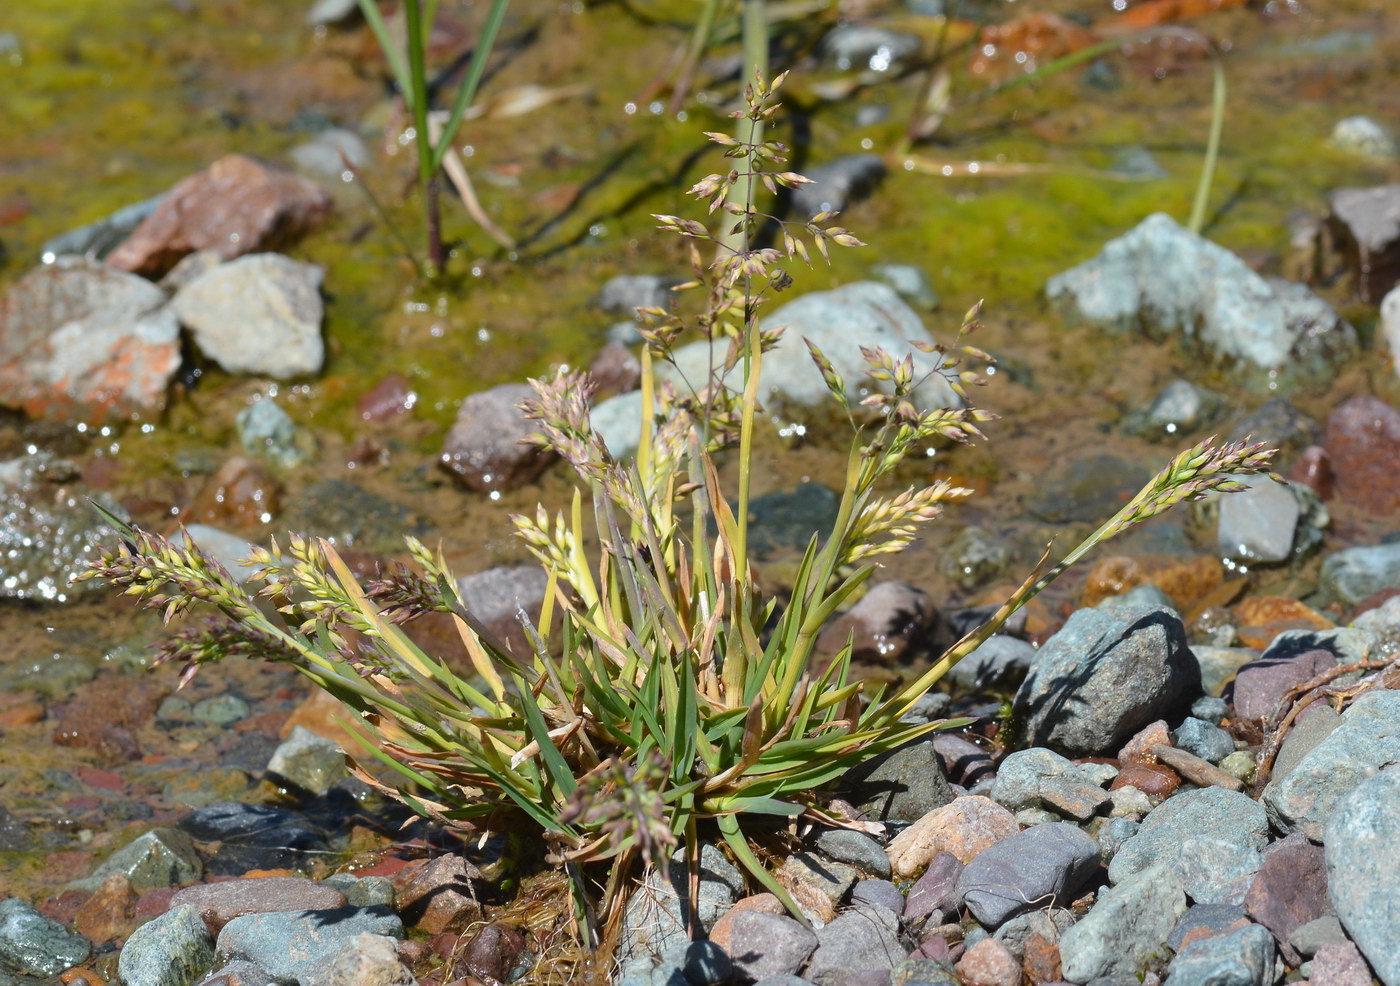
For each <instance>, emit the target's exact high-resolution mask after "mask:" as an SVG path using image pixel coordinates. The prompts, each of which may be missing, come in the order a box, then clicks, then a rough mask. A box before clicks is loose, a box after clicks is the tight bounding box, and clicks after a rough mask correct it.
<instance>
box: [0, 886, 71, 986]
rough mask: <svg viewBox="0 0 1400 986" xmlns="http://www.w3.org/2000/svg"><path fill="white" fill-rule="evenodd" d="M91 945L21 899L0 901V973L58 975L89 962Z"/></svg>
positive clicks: (11, 898) (13, 898)
mask: <svg viewBox="0 0 1400 986" xmlns="http://www.w3.org/2000/svg"><path fill="white" fill-rule="evenodd" d="M91 954H92V946H91V945H89V944H88V940H87V939H86V938H84V937H83V936H82V935H77V934H74V933H73V932H71V931H69V930H68V929H67V928H65V927H64V926H63V925H61V924H59V923H58V922H57V921H51V920H49V919H48V918H46V917H44V915H42V914H40V913H39V912H38V911H36V910H35V909H34V908H33V907H32V906H31V905H30V904H29V902H28V901H23V900H20V899H19V898H18V897H10V898H8V899H6V900H0V973H3V972H4V971H5V970H7V969H9V970H13V971H15V972H19V973H28V974H30V975H34V976H57V975H58V974H59V973H60V972H64V971H65V970H67V969H71V968H73V966H75V965H77V964H78V963H80V962H85V961H87V957H88V956H89V955H91Z"/></svg>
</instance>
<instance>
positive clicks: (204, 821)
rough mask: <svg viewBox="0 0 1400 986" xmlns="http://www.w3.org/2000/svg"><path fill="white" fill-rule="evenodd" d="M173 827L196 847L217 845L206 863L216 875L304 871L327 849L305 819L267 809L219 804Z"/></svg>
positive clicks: (323, 841) (192, 813) (323, 840)
mask: <svg viewBox="0 0 1400 986" xmlns="http://www.w3.org/2000/svg"><path fill="white" fill-rule="evenodd" d="M177 824H178V825H179V826H180V828H181V829H183V830H184V831H186V832H188V833H189V834H190V836H191V837H192V838H194V839H195V840H196V841H198V842H209V843H218V850H217V851H216V852H215V853H214V855H213V856H212V857H211V858H210V859H209V862H208V869H209V872H211V873H213V874H216V875H234V876H240V875H242V874H244V873H246V872H248V871H249V870H254V869H269V870H270V869H282V868H284V867H285V868H299V867H305V866H307V865H309V863H310V862H311V860H312V859H315V858H318V857H320V856H321V855H323V854H324V853H325V852H326V851H327V849H329V846H327V845H326V841H325V838H324V836H323V835H321V833H319V832H317V831H316V830H314V829H313V828H311V826H310V824H309V823H308V822H307V821H306V819H305V818H303V817H302V816H300V815H298V814H297V813H296V812H293V811H288V810H287V809H285V808H277V807H274V806H272V805H260V804H243V803H240V802H237V801H221V802H216V803H215V804H212V805H207V806H205V807H203V808H196V809H195V810H194V811H192V812H190V813H189V814H188V815H186V816H185V817H184V818H182V819H180V821H179V822H178V823H177Z"/></svg>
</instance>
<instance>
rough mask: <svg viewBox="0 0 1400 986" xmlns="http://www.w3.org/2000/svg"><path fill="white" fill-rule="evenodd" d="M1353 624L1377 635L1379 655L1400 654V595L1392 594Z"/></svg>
mask: <svg viewBox="0 0 1400 986" xmlns="http://www.w3.org/2000/svg"><path fill="white" fill-rule="evenodd" d="M1351 625H1352V628H1353V629H1356V630H1364V631H1366V632H1367V633H1369V634H1372V635H1373V636H1374V637H1375V640H1376V641H1377V645H1376V646H1377V653H1378V654H1379V655H1387V656H1388V655H1394V654H1400V596H1391V597H1390V598H1389V599H1387V600H1386V601H1385V602H1383V603H1381V604H1380V605H1379V606H1377V607H1376V608H1375V609H1368V610H1367V611H1366V612H1364V613H1362V614H1361V615H1360V616H1358V617H1357V618H1356V619H1354V620H1352V621H1351Z"/></svg>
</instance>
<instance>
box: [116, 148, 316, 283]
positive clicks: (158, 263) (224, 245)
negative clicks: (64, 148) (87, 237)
mask: <svg viewBox="0 0 1400 986" xmlns="http://www.w3.org/2000/svg"><path fill="white" fill-rule="evenodd" d="M330 210H331V197H330V195H329V193H327V192H326V190H325V189H324V188H322V187H321V186H320V185H317V184H316V183H315V182H312V181H308V180H306V179H305V178H302V177H301V176H299V175H295V174H293V173H292V172H290V171H284V170H282V169H281V168H274V167H273V166H271V165H269V164H266V163H264V162H262V161H259V160H257V159H256V158H251V157H248V156H246V155H243V154H230V155H228V156H227V157H222V158H220V159H219V160H217V161H215V162H214V163H213V164H211V165H210V166H209V167H208V168H207V169H206V170H204V171H201V172H199V173H198V174H195V175H191V176H190V177H188V178H186V179H184V180H183V181H181V182H179V183H178V184H176V185H175V187H174V188H172V189H171V190H170V191H169V193H168V194H167V195H166V196H165V198H164V199H163V200H162V201H161V203H160V205H158V206H157V207H156V210H155V211H154V212H152V213H151V214H150V215H149V216H147V217H146V219H145V220H144V221H143V222H142V223H141V225H140V226H137V227H136V229H135V230H134V231H133V232H132V234H131V235H130V236H128V237H127V238H126V240H124V241H123V242H122V244H121V245H120V246H118V247H117V248H116V249H115V250H113V251H112V253H111V254H110V255H109V256H108V257H107V263H108V264H110V265H111V266H112V267H115V268H117V269H118V270H125V271H131V272H132V273H133V274H141V275H144V276H146V277H160V276H161V275H162V274H164V273H166V272H167V271H169V270H170V268H172V267H174V266H175V264H176V263H178V262H179V260H180V259H181V258H182V257H184V256H186V255H187V254H191V253H194V252H195V251H196V250H213V251H214V252H215V253H217V254H218V255H219V256H220V257H222V258H223V259H224V260H232V259H233V258H234V257H241V256H243V255H244V254H245V253H262V252H265V251H268V250H276V249H278V248H280V247H283V246H286V245H288V244H290V243H293V242H295V241H296V240H297V239H299V238H300V237H301V236H302V235H304V234H305V233H307V232H308V231H309V230H311V229H312V228H314V227H315V226H316V225H318V224H319V223H320V222H321V221H322V220H323V219H325V218H326V216H327V215H328V214H329V213H330Z"/></svg>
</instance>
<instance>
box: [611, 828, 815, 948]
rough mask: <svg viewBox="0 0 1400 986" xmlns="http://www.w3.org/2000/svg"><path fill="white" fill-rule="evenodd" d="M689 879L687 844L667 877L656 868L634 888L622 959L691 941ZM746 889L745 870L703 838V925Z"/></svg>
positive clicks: (700, 900)
mask: <svg viewBox="0 0 1400 986" xmlns="http://www.w3.org/2000/svg"><path fill="white" fill-rule="evenodd" d="M689 879H690V878H689V870H688V868H687V866H686V855H685V850H684V849H683V848H682V849H678V850H676V852H675V853H673V854H672V856H671V864H670V872H669V873H668V878H667V879H663V878H662V877H661V875H660V874H659V873H656V872H655V871H653V872H652V873H650V874H649V875H648V876H647V879H646V882H645V883H643V884H642V886H640V887H638V888H637V890H635V891H634V892H633V894H632V896H631V898H630V899H629V900H628V902H627V909H626V911H625V913H624V914H623V918H622V937H621V942H620V944H619V946H618V958H619V960H620V961H621V962H623V963H624V964H626V963H627V962H629V961H631V960H634V959H638V958H640V957H642V956H646V955H656V956H659V955H661V954H663V953H664V952H665V951H666V950H667V949H669V948H673V947H675V946H677V945H679V944H680V943H682V942H686V941H689V940H690V935H689V932H688V931H687V929H688V927H689V925H690V891H689V885H690V884H689ZM743 889H744V877H743V874H741V873H740V872H739V870H738V869H737V868H736V867H735V866H734V864H733V863H731V862H729V860H728V859H726V858H725V856H724V854H723V853H722V852H720V851H719V850H718V849H717V848H716V847H715V846H713V845H711V844H709V843H703V844H702V845H701V847H700V884H699V893H698V898H697V904H698V910H697V911H696V915H695V916H696V918H697V919H698V923H699V924H700V926H701V927H702V928H704V929H706V930H709V929H710V928H711V927H712V926H713V925H714V923H715V922H716V921H718V920H719V918H720V915H722V914H723V913H724V912H725V911H726V910H728V909H729V907H730V905H731V904H733V903H734V901H735V900H737V899H738V896H739V894H740V893H742V892H743ZM794 923H796V922H794ZM798 927H801V925H798ZM730 957H731V958H733V959H734V960H735V962H736V963H737V962H738V959H739V957H738V955H737V954H735V953H734V952H732V951H731V953H730ZM804 958H805V956H804ZM795 968H796V966H793V969H795ZM787 971H792V970H787Z"/></svg>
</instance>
